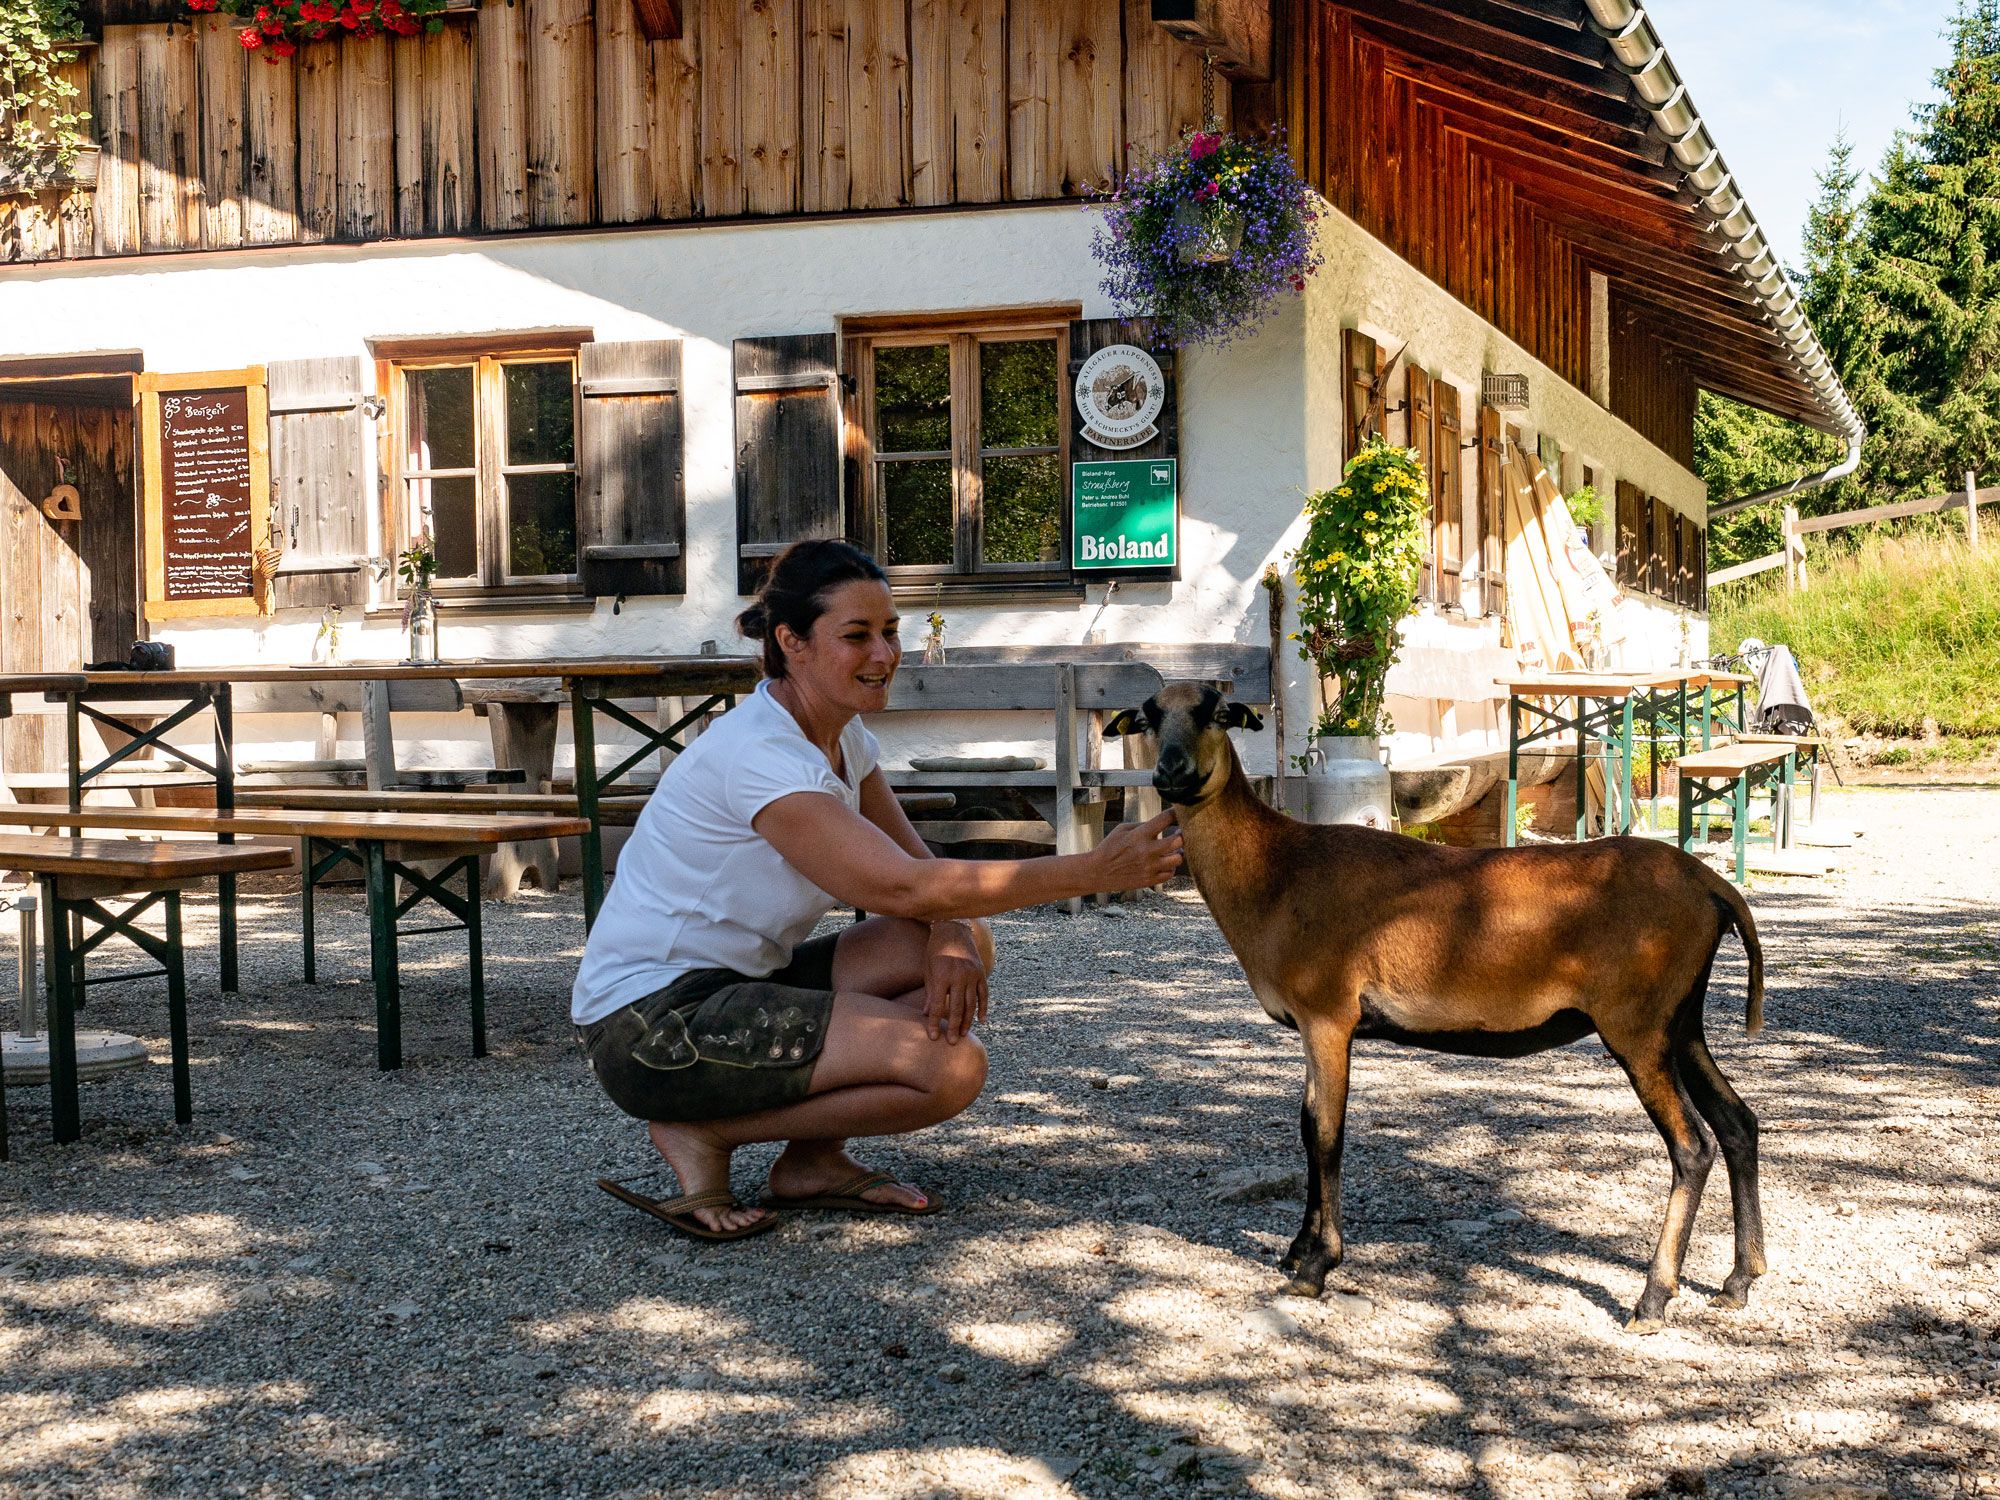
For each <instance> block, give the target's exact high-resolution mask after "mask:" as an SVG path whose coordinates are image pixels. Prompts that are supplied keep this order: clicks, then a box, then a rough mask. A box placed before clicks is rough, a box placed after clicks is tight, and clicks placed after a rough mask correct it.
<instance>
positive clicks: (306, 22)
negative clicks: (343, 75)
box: [187, 0, 448, 63]
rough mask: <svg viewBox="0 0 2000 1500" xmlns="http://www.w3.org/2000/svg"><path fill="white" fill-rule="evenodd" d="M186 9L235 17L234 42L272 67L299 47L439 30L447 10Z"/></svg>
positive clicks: (201, 5)
mask: <svg viewBox="0 0 2000 1500" xmlns="http://www.w3.org/2000/svg"><path fill="white" fill-rule="evenodd" d="M187 8H188V9H189V10H190V11H193V12H195V13H196V14H197V15H200V14H206V13H209V12H219V13H220V14H222V15H226V16H233V17H235V18H236V19H237V20H238V21H240V22H242V23H243V29H242V30H241V31H240V32H239V33H238V34H237V38H236V39H237V40H238V41H239V42H241V43H242V44H243V45H244V46H245V47H247V48H249V49H250V50H252V51H261V52H262V53H263V54H264V61H265V62H267V63H275V62H277V61H278V60H279V59H280V58H286V57H290V56H291V55H292V54H293V53H294V52H296V51H298V50H299V43H301V42H316V41H319V40H321V39H322V38H325V37H340V36H353V37H360V38H364V39H365V38H367V37H371V36H373V35H375V33H376V32H378V31H386V32H389V33H390V34H391V35H394V36H419V35H421V34H422V33H424V32H427V31H442V30H444V12H445V10H446V9H447V8H448V7H447V0H187Z"/></svg>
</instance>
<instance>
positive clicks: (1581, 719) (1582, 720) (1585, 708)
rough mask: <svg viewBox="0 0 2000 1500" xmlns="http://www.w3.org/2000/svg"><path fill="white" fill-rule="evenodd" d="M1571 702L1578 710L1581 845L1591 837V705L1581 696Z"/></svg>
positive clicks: (1577, 778) (1577, 797)
mask: <svg viewBox="0 0 2000 1500" xmlns="http://www.w3.org/2000/svg"><path fill="white" fill-rule="evenodd" d="M1570 702H1571V703H1572V704H1573V705H1574V707H1575V709H1576V841H1577V842H1578V843H1579V844H1580V843H1582V842H1583V841H1584V840H1585V839H1586V838H1588V837H1589V836H1590V813H1589V802H1590V795H1589V784H1590V756H1589V755H1588V754H1587V752H1588V750H1589V749H1590V731H1589V729H1588V728H1587V727H1586V726H1587V725H1588V723H1589V720H1590V705H1589V704H1588V703H1587V702H1586V701H1585V700H1584V698H1583V697H1582V695H1581V694H1579V695H1578V696H1577V697H1575V698H1572V699H1571V700H1570Z"/></svg>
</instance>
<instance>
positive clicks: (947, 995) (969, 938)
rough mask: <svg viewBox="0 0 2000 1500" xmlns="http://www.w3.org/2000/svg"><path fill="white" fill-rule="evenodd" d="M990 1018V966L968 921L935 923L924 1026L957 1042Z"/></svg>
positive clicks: (927, 963)
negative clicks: (982, 955) (987, 970)
mask: <svg viewBox="0 0 2000 1500" xmlns="http://www.w3.org/2000/svg"><path fill="white" fill-rule="evenodd" d="M985 1019H986V965H985V964H983V963H981V962H980V961H979V943H978V940H977V939H976V938H975V937H974V936H973V932H972V927H971V925H970V924H969V923H966V922H933V923H932V924H931V936H930V942H929V944H928V945H927V946H926V948H925V950H924V1029H925V1030H926V1031H927V1032H929V1033H930V1036H931V1040H932V1041H936V1040H937V1038H938V1037H939V1035H940V1034H942V1035H943V1037H944V1039H945V1041H946V1042H948V1043H951V1044H954V1045H955V1044H956V1043H957V1041H958V1039H959V1038H960V1037H962V1036H964V1035H965V1034H966V1032H968V1031H970V1030H971V1029H972V1027H973V1024H974V1023H975V1022H984V1021H985Z"/></svg>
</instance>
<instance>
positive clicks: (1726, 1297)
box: [1708, 1287, 1750, 1312]
mask: <svg viewBox="0 0 2000 1500" xmlns="http://www.w3.org/2000/svg"><path fill="white" fill-rule="evenodd" d="M1708 1305H1709V1306H1710V1307H1719V1308H1722V1309H1723V1310H1724V1311H1725V1312H1741V1311H1742V1310H1743V1309H1744V1308H1745V1307H1748V1306H1749V1305H1750V1301H1749V1299H1748V1298H1747V1297H1745V1296H1744V1295H1743V1294H1742V1293H1741V1292H1732V1291H1730V1290H1729V1289H1728V1288H1726V1287H1725V1288H1724V1289H1723V1290H1721V1291H1719V1292H1717V1293H1716V1294H1715V1295H1714V1296H1713V1297H1711V1298H1709V1299H1708Z"/></svg>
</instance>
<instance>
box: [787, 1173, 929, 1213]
mask: <svg viewBox="0 0 2000 1500" xmlns="http://www.w3.org/2000/svg"><path fill="white" fill-rule="evenodd" d="M895 1180H896V1179H895V1178H894V1177H892V1176H891V1175H890V1174H889V1173H887V1172H863V1173H862V1174H861V1175H860V1176H859V1177H857V1178H855V1179H854V1181H852V1182H848V1183H843V1184H841V1186H839V1187H837V1188H835V1189H834V1190H833V1191H832V1192H830V1193H814V1194H813V1195H812V1196H811V1197H808V1198H780V1197H779V1196H778V1195H777V1194H776V1193H773V1192H771V1191H769V1190H768V1189H767V1190H766V1191H765V1192H764V1193H763V1195H762V1196H761V1197H759V1198H758V1199H757V1206H758V1207H759V1208H831V1209H840V1210H844V1211H845V1212H847V1213H853V1214H905V1215H908V1216H909V1217H910V1218H913V1219H921V1218H924V1217H926V1216H927V1215H930V1214H935V1213H942V1212H944V1200H943V1199H942V1198H939V1197H938V1196H936V1195H935V1194H934V1193H932V1192H931V1191H930V1190H929V1189H928V1188H918V1189H917V1191H918V1192H920V1193H922V1194H923V1195H924V1200H925V1202H924V1206H923V1207H922V1208H911V1207H910V1206H909V1205H908V1204H904V1203H876V1202H874V1201H873V1200H871V1199H868V1198H864V1197H862V1196H861V1195H862V1194H863V1193H865V1192H867V1191H868V1190H869V1189H870V1188H872V1187H880V1186H881V1185H882V1184H883V1183H885V1182H894V1181H895Z"/></svg>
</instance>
